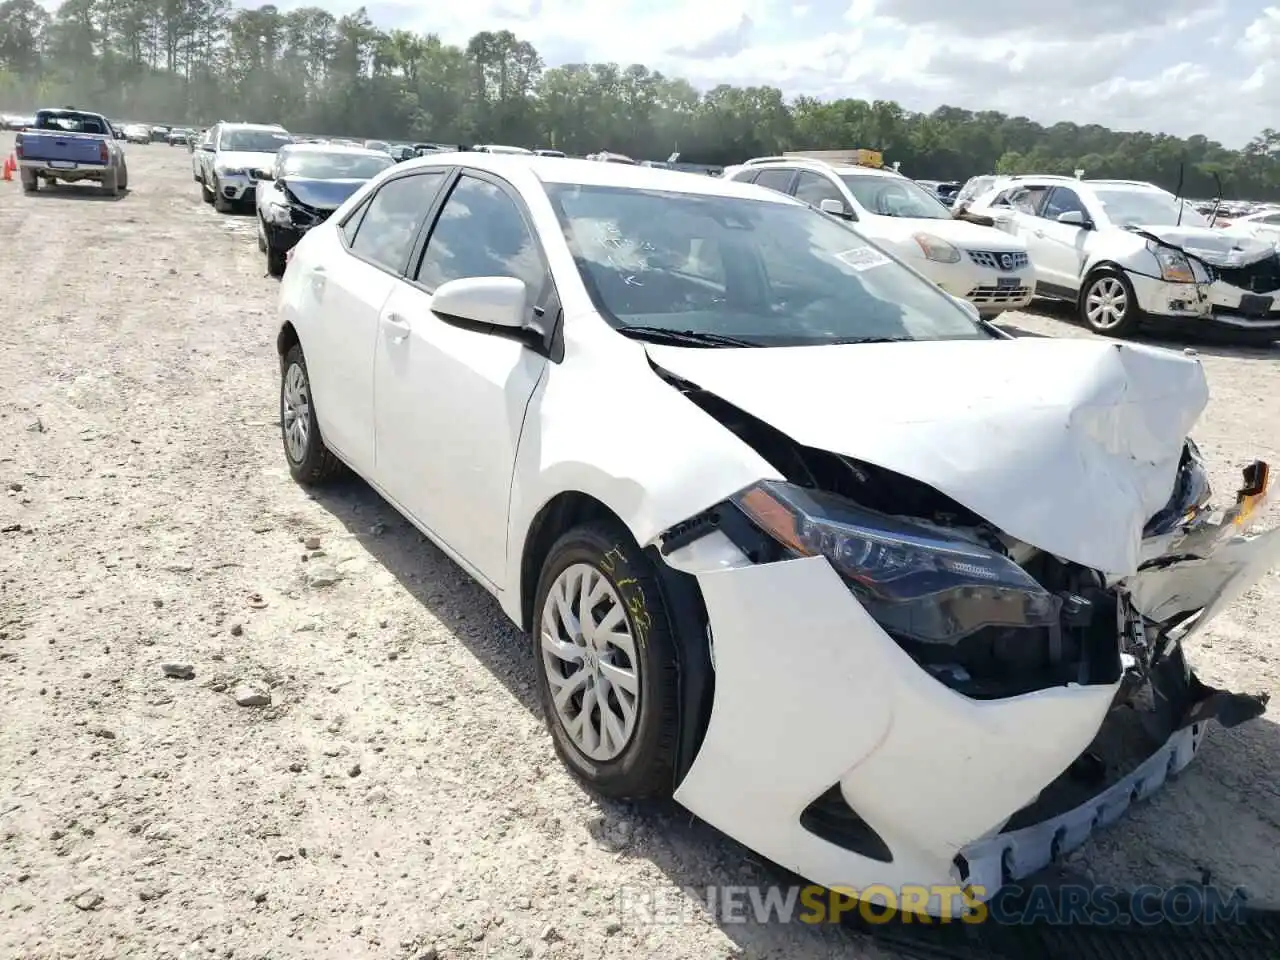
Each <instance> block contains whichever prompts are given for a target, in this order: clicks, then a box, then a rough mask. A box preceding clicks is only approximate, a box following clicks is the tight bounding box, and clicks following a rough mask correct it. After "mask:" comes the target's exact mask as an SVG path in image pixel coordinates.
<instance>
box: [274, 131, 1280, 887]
mask: <svg viewBox="0 0 1280 960" xmlns="http://www.w3.org/2000/svg"><path fill="white" fill-rule="evenodd" d="M375 264H376V265H375ZM280 321H281V325H280V333H279V338H278V348H279V352H280V357H281V364H280V370H281V388H280V389H281V422H282V430H283V445H284V454H285V458H286V462H287V464H288V466H289V469H290V471H291V472H292V474H293V476H294V477H295V478H296V479H297V480H298V481H300V482H303V483H316V482H320V481H322V480H324V479H327V478H328V477H331V476H333V475H334V474H335V473H336V472H338V470H339V469H340V467H341V465H342V464H343V463H345V464H347V465H348V466H350V467H352V468H354V469H355V470H356V471H357V472H358V473H360V474H361V475H363V476H364V477H365V478H366V479H368V480H369V481H370V482H371V483H372V484H373V485H374V486H375V487H376V489H377V490H379V491H380V492H381V493H382V494H383V495H384V496H386V497H387V498H388V499H389V500H390V501H391V502H392V503H393V504H394V505H395V506H396V507H397V508H398V509H399V510H401V511H402V512H403V513H404V514H405V515H406V516H408V517H409V518H410V519H411V520H412V521H413V522H414V523H415V524H416V525H417V526H418V527H419V528H420V529H421V530H422V531H423V532H424V533H426V534H427V535H428V536H429V537H430V538H431V539H433V540H434V541H435V542H436V543H437V544H439V545H440V547H441V548H442V549H443V550H445V551H446V552H447V553H449V555H450V556H452V557H454V558H455V559H456V560H457V561H458V562H459V563H460V564H461V565H462V566H463V567H464V569H466V570H467V571H468V572H469V573H470V574H471V575H472V576H474V577H475V578H476V579H477V581H479V582H480V583H481V584H483V585H484V586H485V587H486V588H487V589H488V590H490V591H491V592H492V593H493V594H494V595H495V596H496V597H497V598H498V600H499V602H500V604H501V605H502V608H503V610H504V611H505V612H506V613H507V614H508V615H509V616H510V617H511V619H512V620H513V621H515V622H516V623H517V624H519V625H520V626H521V627H522V628H524V629H526V630H528V631H529V632H530V633H531V635H532V648H533V651H534V660H535V671H536V676H537V681H538V683H539V684H540V687H541V691H542V698H543V703H544V709H545V714H546V718H547V723H548V727H549V729H550V732H551V735H552V738H553V740H554V742H555V745H556V748H557V751H558V752H559V754H560V756H561V758H562V759H563V760H564V762H565V763H566V765H567V766H568V767H569V768H570V769H571V770H572V771H573V772H574V773H575V774H576V775H577V776H579V777H580V778H582V779H583V780H584V781H585V782H586V783H588V784H589V785H591V786H592V787H593V788H595V789H597V790H599V791H600V792H601V793H604V794H606V795H609V796H613V797H631V798H639V797H648V796H661V795H672V794H674V797H675V799H676V800H677V801H679V802H680V803H682V804H684V805H685V806H686V807H687V808H689V809H690V810H691V811H693V812H694V813H696V814H697V815H699V816H700V817H702V818H703V819H705V820H706V821H708V822H709V823H711V824H713V825H714V826H716V827H718V828H720V829H721V830H723V831H724V832H725V833H727V834H729V835H730V836H732V837H734V838H735V839H737V840H739V841H740V842H742V843H744V844H745V845H747V846H748V847H750V848H752V849H754V850H755V851H757V852H758V853H760V854H761V855H763V856H765V857H767V858H769V859H771V860H773V861H775V862H776V863H778V864H781V865H783V866H785V867H787V868H790V869H792V870H794V871H796V872H798V873H800V874H802V875H803V876H805V877H807V878H809V879H811V880H813V881H815V882H818V883H821V884H825V885H827V886H830V887H854V888H858V889H865V888H866V887H867V886H869V885H872V884H888V885H889V886H891V887H894V888H901V887H902V886H905V885H908V884H912V885H914V884H920V885H948V884H957V885H965V884H968V885H972V886H973V887H975V888H976V889H977V891H978V892H979V895H981V896H991V895H993V894H994V893H995V892H996V890H997V889H998V888H999V887H1000V886H1001V884H1002V883H1005V882H1007V881H1009V880H1012V879H1015V878H1021V877H1025V876H1027V875H1029V874H1031V873H1033V872H1035V871H1036V870H1038V869H1040V868H1042V867H1044V866H1046V865H1047V864H1048V863H1050V862H1051V861H1052V860H1053V858H1054V857H1056V856H1057V855H1059V854H1060V853H1062V852H1064V851H1066V850H1069V849H1071V848H1072V847H1074V846H1077V845H1079V844H1080V843H1082V842H1083V841H1084V840H1085V839H1086V838H1087V837H1088V836H1089V834H1090V832H1091V831H1092V830H1093V829H1094V828H1095V827H1097V826H1099V825H1100V824H1105V823H1109V822H1111V821H1113V820H1114V819H1116V818H1117V817H1118V816H1119V815H1121V814H1122V813H1123V811H1124V809H1125V808H1126V807H1127V806H1128V805H1129V803H1130V802H1131V801H1132V800H1134V799H1136V798H1140V797H1145V796H1147V795H1148V794H1150V793H1151V792H1152V791H1153V790H1155V789H1156V788H1158V787H1159V786H1160V785H1161V783H1162V782H1163V781H1164V780H1165V779H1166V777H1167V776H1168V775H1169V774H1170V773H1172V772H1176V771H1177V770H1178V769H1180V768H1181V767H1183V766H1184V765H1185V764H1186V763H1187V762H1188V761H1189V760H1190V759H1191V757H1192V755H1193V754H1194V753H1195V751H1196V749H1197V747H1198V745H1199V744H1200V742H1201V738H1202V736H1203V734H1204V730H1205V727H1206V724H1207V723H1209V722H1210V721H1211V720H1215V719H1216V720H1218V721H1219V722H1221V723H1223V724H1226V725H1234V724H1237V723H1240V722H1242V721H1246V720H1249V719H1251V718H1254V717H1257V716H1258V715H1260V714H1261V713H1262V712H1263V710H1264V708H1265V699H1264V698H1262V697H1254V696H1248V695H1244V694H1235V693H1230V692H1226V691H1218V690H1214V689H1212V688H1209V687H1207V686H1205V685H1204V684H1202V683H1201V682H1200V681H1199V680H1197V679H1196V677H1195V675H1194V674H1193V673H1192V672H1191V671H1190V669H1189V667H1188V666H1187V663H1186V660H1185V659H1184V655H1183V644H1184V643H1185V642H1186V641H1188V640H1189V639H1191V638H1193V637H1194V636H1195V634H1196V632H1197V631H1199V630H1201V629H1203V627H1204V626H1205V624H1206V623H1208V622H1209V621H1210V620H1211V619H1212V618H1213V616H1215V615H1216V614H1217V613H1218V612H1220V611H1221V610H1222V609H1223V608H1224V607H1225V606H1227V605H1228V604H1230V603H1231V602H1232V601H1233V600H1234V599H1236V598H1237V597H1238V596H1239V595H1240V593H1241V592H1242V591H1244V590H1246V589H1248V588H1249V587H1250V586H1251V585H1252V584H1254V583H1255V582H1257V580H1258V579H1259V578H1260V577H1261V576H1262V575H1263V573H1264V572H1265V571H1266V570H1267V569H1269V568H1270V567H1272V566H1273V565H1275V564H1276V562H1277V560H1278V559H1280V532H1277V531H1271V532H1268V533H1265V534H1261V535H1257V536H1251V535H1250V533H1249V529H1248V527H1249V524H1250V522H1251V521H1252V520H1253V519H1254V518H1255V517H1256V516H1257V510H1258V506H1259V504H1260V503H1262V502H1263V499H1264V496H1265V494H1266V491H1267V488H1268V483H1267V481H1268V479H1269V478H1268V473H1269V471H1268V468H1267V466H1266V465H1265V464H1263V463H1260V462H1255V463H1253V464H1250V465H1248V466H1247V467H1246V468H1245V470H1244V479H1243V482H1242V484H1241V488H1240V490H1239V491H1238V492H1234V494H1233V495H1229V496H1228V498H1227V499H1226V501H1225V503H1224V509H1221V510H1219V509H1216V508H1215V507H1213V505H1212V501H1211V498H1210V490H1209V484H1208V481H1207V479H1206V473H1205V470H1204V467H1203V464H1202V462H1201V459H1200V455H1199V452H1198V451H1197V449H1196V447H1195V445H1194V444H1193V443H1192V442H1191V441H1190V440H1189V439H1187V437H1188V434H1189V432H1190V430H1191V429H1192V427H1193V426H1194V424H1195V422H1196V420H1197V418H1198V417H1199V415H1200V413H1201V411H1202V410H1203V408H1204V406H1205V404H1206V402H1207V398H1208V389H1207V385H1206V379H1205V374H1204V370H1203V368H1202V367H1201V365H1200V363H1199V361H1198V360H1196V359H1195V358H1193V357H1188V356H1183V355H1181V354H1175V353H1171V352H1167V351H1162V350H1158V349H1153V348H1147V347H1139V346H1131V345H1127V344H1115V343H1107V342H1103V341H1096V340H1089V341H1085V340H1071V341H1058V340H1049V339H1019V340H1015V339H1011V338H1009V337H1008V336H1007V335H1005V334H1002V333H1001V332H999V331H998V330H996V329H994V328H992V327H990V326H988V325H985V324H983V323H981V322H979V321H977V320H976V319H975V318H973V317H972V316H971V314H970V313H969V312H968V311H967V310H966V309H965V308H964V307H963V306H961V305H960V304H958V303H957V302H956V301H955V300H953V299H951V298H949V297H948V296H946V295H945V294H943V293H942V292H941V291H939V290H938V289H936V288H935V287H934V286H933V285H932V284H930V283H929V282H928V281H926V280H924V279H922V278H921V277H920V276H919V275H918V274H917V273H915V272H914V271H912V270H910V269H908V268H907V267H905V266H904V265H902V264H901V263H899V262H898V261H897V260H895V259H893V258H892V257H890V256H887V255H885V254H884V253H883V252H881V251H880V250H878V248H876V247H874V246H872V245H870V244H869V243H868V242H867V241H865V240H864V239H863V238H862V237H861V236H859V234H858V233H857V232H856V231H855V230H854V229H852V228H850V227H849V226H847V225H846V224H844V223H842V222H839V221H837V220H834V219H832V218H830V217H827V216H825V215H823V214H821V213H819V212H817V211H815V210H812V209H810V208H809V207H807V206H805V205H804V204H801V203H798V202H797V201H795V200H793V199H790V198H788V197H784V196H782V195H780V194H777V193H774V192H772V191H769V190H766V189H763V188H759V187H755V186H750V185H744V184H738V183H734V182H731V181H725V180H719V179H713V178H704V177H689V176H687V175H685V174H681V173H677V172H669V171H662V170H655V169H650V168H645V167H638V166H629V165H614V164H600V163H591V162H586V161H576V160H561V159H554V160H552V159H542V158H536V157H534V158H530V157H510V156H492V155H484V154H476V153H467V154H454V155H436V156H431V157H427V158H423V159H421V160H417V161H409V162H407V163H404V164H400V165H398V166H397V167H395V168H394V169H393V170H392V171H389V172H387V173H385V174H383V175H381V176H380V177H378V178H377V179H375V180H373V181H372V182H371V183H370V184H368V185H366V186H365V187H364V188H362V189H361V190H360V191H358V192H357V193H356V194H355V195H354V196H353V197H351V198H350V199H349V200H348V201H347V202H346V203H345V204H344V205H343V206H342V207H341V208H339V210H338V211H337V212H336V213H335V214H334V215H333V216H332V217H331V218H329V219H328V220H327V221H326V222H325V223H323V224H321V225H319V226H317V227H315V228H314V229H312V230H310V231H308V233H307V234H306V235H305V236H304V237H303V239H302V240H301V242H300V243H299V244H298V246H297V247H296V248H295V254H294V257H293V259H292V261H291V263H290V265H289V267H288V269H287V270H286V271H285V275H284V279H283V281H282V284H281V290H280ZM496 735H501V734H500V732H498V733H497V734H496ZM1246 802H1247V801H1246ZM929 909H930V910H934V911H938V910H941V909H949V907H943V906H941V905H940V903H939V902H938V901H936V900H935V902H933V903H931V904H930V905H929Z"/></svg>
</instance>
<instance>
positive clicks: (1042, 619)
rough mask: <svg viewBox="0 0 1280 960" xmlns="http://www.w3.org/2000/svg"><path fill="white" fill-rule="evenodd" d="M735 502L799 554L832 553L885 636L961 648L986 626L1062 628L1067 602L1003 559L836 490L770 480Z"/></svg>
mask: <svg viewBox="0 0 1280 960" xmlns="http://www.w3.org/2000/svg"><path fill="white" fill-rule="evenodd" d="M733 503H734V504H735V505H736V506H737V507H738V509H739V510H741V511H742V512H743V513H745V514H746V515H747V517H748V518H750V520H751V521H752V522H753V523H754V524H755V525H756V526H757V527H759V528H760V529H761V530H762V531H764V532H765V533H767V534H769V535H770V536H771V537H772V538H773V539H774V540H775V541H777V542H778V544H780V545H781V546H782V547H783V548H784V549H785V550H787V551H788V552H789V553H790V554H792V555H793V556H796V557H815V556H821V557H825V558H826V559H827V561H828V562H829V563H830V564H831V566H832V567H833V568H834V569H835V571H836V572H837V573H838V574H840V576H841V577H842V578H843V579H844V580H845V582H846V583H847V584H848V585H849V589H850V591H852V593H853V595H854V596H855V597H856V598H857V599H858V601H859V602H860V603H861V604H862V605H863V607H865V608H866V610H867V612H868V613H870V614H871V616H872V617H873V618H874V619H875V620H876V621H877V622H878V623H879V624H880V625H881V627H883V628H884V629H885V630H886V631H887V632H889V633H890V634H893V635H895V636H897V637H901V638H906V639H908V640H914V641H916V642H918V643H923V644H935V645H936V644H943V645H955V644H958V643H959V642H960V641H962V640H964V639H965V638H966V637H968V636H970V635H972V634H974V633H976V632H977V631H979V630H982V629H984V628H986V627H993V626H995V627H1014V628H1038V627H1048V628H1055V627H1056V626H1057V624H1058V620H1059V612H1060V610H1061V605H1062V601H1061V599H1060V598H1058V597H1056V596H1054V595H1053V594H1051V593H1049V592H1048V591H1047V590H1046V589H1045V588H1044V587H1042V586H1041V585H1040V584H1039V583H1037V582H1036V580H1035V579H1034V578H1033V577H1032V576H1031V575H1030V574H1029V573H1027V572H1026V571H1025V570H1023V569H1022V568H1021V567H1020V566H1018V565H1017V564H1016V563H1014V562H1013V560H1011V559H1010V558H1009V557H1007V556H1006V555H1004V554H1003V553H1000V552H997V551H995V550H992V549H989V548H988V547H985V546H983V545H981V544H978V543H974V542H971V541H969V540H963V539H960V538H958V537H954V536H951V535H949V534H948V533H947V532H946V531H943V530H940V529H938V528H934V527H930V526H926V525H924V524H917V523H913V522H911V521H909V520H903V519H900V518H897V517H890V516H886V515H884V514H880V513H876V512H874V511H871V510H867V509H864V508H863V507H860V506H858V505H857V504H855V503H853V502H852V501H850V500H846V499H845V498H843V497H839V496H835V495H833V494H828V493H823V492H820V491H816V490H810V489H807V488H804V487H798V486H795V485H793V484H789V483H780V482H775V481H764V482H761V483H759V484H757V485H755V486H753V487H750V488H748V489H747V490H744V491H743V492H742V493H740V494H738V495H737V496H735V497H734V498H733Z"/></svg>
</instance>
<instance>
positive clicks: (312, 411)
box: [280, 343, 342, 486]
mask: <svg viewBox="0 0 1280 960" xmlns="http://www.w3.org/2000/svg"><path fill="white" fill-rule="evenodd" d="M280 435H281V439H282V440H283V441H284V458H285V460H286V461H287V462H288V464H289V473H290V474H291V475H292V476H293V479H294V480H295V481H297V482H298V483H300V484H303V485H304V486H314V485H317V484H321V483H324V482H325V481H326V480H330V479H332V478H333V477H335V476H337V475H338V474H339V473H341V472H342V461H341V460H339V459H338V458H337V457H335V456H334V455H333V454H332V453H331V452H330V450H329V448H328V447H327V446H325V442H324V438H323V437H321V436H320V424H319V422H318V421H317V420H316V407H315V404H314V403H313V402H312V397H311V378H310V376H309V374H308V373H307V361H306V358H305V357H304V356H303V355H302V346H301V345H300V344H297V343H295V344H294V345H293V346H292V347H290V348H289V350H288V352H287V353H285V355H284V362H283V363H281V365H280Z"/></svg>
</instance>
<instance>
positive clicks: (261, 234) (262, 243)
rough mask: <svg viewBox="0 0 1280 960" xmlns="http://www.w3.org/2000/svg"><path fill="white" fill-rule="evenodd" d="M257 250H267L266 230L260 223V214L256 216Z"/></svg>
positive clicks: (261, 251)
mask: <svg viewBox="0 0 1280 960" xmlns="http://www.w3.org/2000/svg"><path fill="white" fill-rule="evenodd" d="M258 252H259V253H266V252H267V231H266V228H265V227H264V226H263V225H262V217H261V216H259V217H258Z"/></svg>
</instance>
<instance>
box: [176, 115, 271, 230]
mask: <svg viewBox="0 0 1280 960" xmlns="http://www.w3.org/2000/svg"><path fill="white" fill-rule="evenodd" d="M292 142H293V137H292V136H291V135H290V134H289V131H288V130H286V129H285V128H284V127H282V126H280V124H278V123H228V122H226V121H221V122H219V123H215V124H214V125H213V126H212V127H210V128H209V131H208V133H207V134H206V135H205V138H204V139H203V140H201V142H200V145H199V146H198V147H197V148H196V153H197V154H198V156H199V159H198V161H197V168H198V172H197V173H196V179H197V180H198V181H200V194H201V196H202V197H203V198H204V202H205V203H212V204H213V208H214V209H215V210H217V211H218V212H219V213H228V212H230V211H231V210H232V209H233V208H234V207H236V206H252V205H253V204H254V202H255V200H256V199H257V192H258V181H259V180H262V179H264V174H266V173H267V172H268V171H270V170H271V168H272V167H274V166H275V162H276V152H277V151H278V150H279V149H280V148H281V147H283V146H285V145H286V144H289V143H292Z"/></svg>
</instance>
